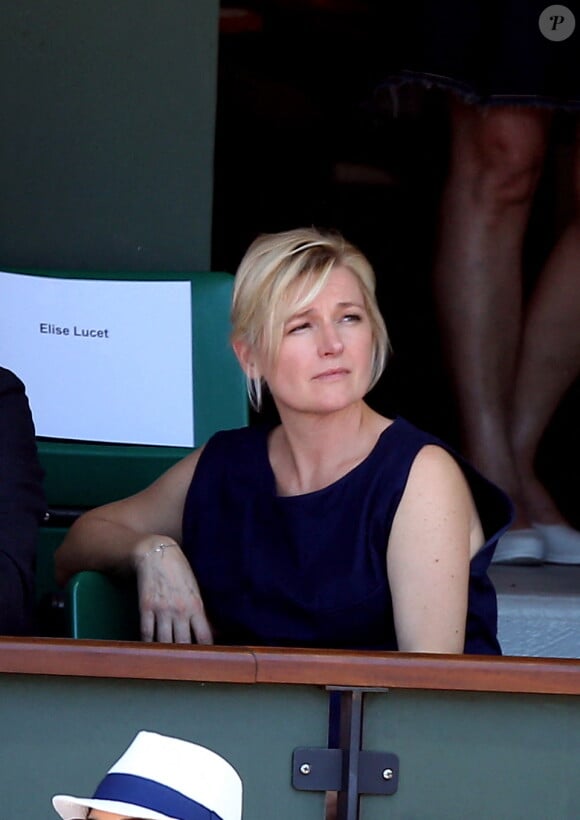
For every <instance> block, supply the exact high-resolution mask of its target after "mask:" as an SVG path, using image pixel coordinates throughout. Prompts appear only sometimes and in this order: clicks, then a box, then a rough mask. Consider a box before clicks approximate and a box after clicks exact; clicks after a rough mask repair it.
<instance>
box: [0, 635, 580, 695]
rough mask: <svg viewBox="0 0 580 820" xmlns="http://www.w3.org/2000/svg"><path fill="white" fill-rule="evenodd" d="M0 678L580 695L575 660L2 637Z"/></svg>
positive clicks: (579, 667)
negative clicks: (56, 677)
mask: <svg viewBox="0 0 580 820" xmlns="http://www.w3.org/2000/svg"><path fill="white" fill-rule="evenodd" d="M0 673H23V674H43V675H67V676H72V677H79V676H80V677H111V678H132V679H142V680H180V681H207V682H214V683H216V682H221V683H249V684H252V683H266V684H308V685H319V686H350V687H379V688H383V687H384V688H389V689H390V688H393V689H428V690H437V691H441V690H445V691H456V692H498V693H500V692H503V693H508V692H509V693H522V694H551V695H580V660H566V659H562V660H554V659H547V658H510V657H504V658H488V657H483V656H470V655H431V654H429V655H427V654H425V655H423V654H405V653H389V652H385V653H378V652H355V651H334V650H316V649H286V648H284V649H276V648H263V647H218V646H211V647H206V646H190V645H178V644H143V643H133V642H125V641H122V642H121V641H120V642H111V641H82V640H72V639H67V638H63V639H39V638H25V639H22V638H1V639H0Z"/></svg>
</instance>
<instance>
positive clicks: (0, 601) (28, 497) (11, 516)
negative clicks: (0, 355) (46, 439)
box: [0, 367, 45, 635]
mask: <svg viewBox="0 0 580 820" xmlns="http://www.w3.org/2000/svg"><path fill="white" fill-rule="evenodd" d="M44 513H45V500H44V491H43V487H42V469H41V467H40V464H39V461H38V455H37V452H36V441H35V433H34V423H33V421H32V414H31V412H30V407H29V406H28V400H27V398H26V393H25V390H24V385H23V384H22V382H21V381H20V379H19V378H17V376H15V375H14V373H12V372H11V371H10V370H6V369H5V368H3V367H0V634H2V635H25V634H29V633H30V632H31V631H32V628H33V614H34V564H35V555H36V539H37V533H38V527H39V525H40V523H41V521H42V518H43V516H44Z"/></svg>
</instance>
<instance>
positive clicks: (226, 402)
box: [37, 271, 248, 637]
mask: <svg viewBox="0 0 580 820" xmlns="http://www.w3.org/2000/svg"><path fill="white" fill-rule="evenodd" d="M45 273H46V275H49V276H53V277H54V276H59V277H63V278H98V279H107V278H109V279H128V280H160V279H167V280H173V281H175V280H180V281H183V280H187V281H190V282H191V286H192V306H193V310H192V314H193V331H192V343H193V368H194V384H195V389H194V426H195V430H194V433H195V442H196V446H199V445H201V444H204V443H205V442H206V441H207V440H208V438H210V436H212V435H213V434H214V433H215V432H217V431H218V430H223V429H231V428H235V427H244V426H245V425H246V424H247V423H248V402H247V396H246V390H245V380H244V377H243V374H242V371H241V369H240V367H239V365H238V362H237V360H236V358H235V356H234V354H233V352H232V349H231V346H230V341H229V336H230V302H231V294H232V288H233V277H232V276H231V275H230V274H227V273H216V272H199V273H197V272H196V273H193V274H186V273H184V274H178V273H168V274H166V275H162V274H147V273H145V274H106V273H104V274H103V273H98V274H96V273H95V274H93V273H88V272H82V273H74V272H63V273H58V272H55V271H46V272H45ZM39 275H43V274H42V273H40V274H39ZM55 389H58V386H57V385H55ZM38 450H39V456H40V461H41V464H42V466H43V468H44V471H45V489H46V495H47V500H48V505H49V508H52V509H55V508H57V509H64V510H79V509H80V510H83V509H88V508H91V507H96V506H99V505H101V504H106V503H108V502H110V501H114V500H116V499H119V498H123V497H125V496H128V495H131V494H133V493H136V492H138V491H139V490H141V489H143V488H144V487H146V486H147V485H148V484H150V483H151V482H152V481H154V480H155V479H156V478H157V477H158V476H159V475H161V473H163V472H164V471H165V470H167V469H169V467H171V466H172V465H173V464H175V463H176V462H177V461H178V460H179V459H181V458H183V457H184V456H185V455H187V454H188V453H189V452H191V450H190V449H189V448H183V447H161V446H159V447H156V446H141V445H117V444H94V443H85V442H76V441H58V440H47V439H39V440H38ZM70 520H72V518H71V519H70ZM62 523H63V522H62V521H60V520H58V519H57V526H50V523H49V526H47V527H44V528H43V529H42V530H41V533H40V537H39V547H38V554H37V601H38V602H41V604H40V612H39V631H40V633H41V634H46V632H48V633H50V634H60V633H59V630H58V627H57V628H56V630H55V628H54V627H53V626H51V625H45V626H46V628H43V623H42V621H47V620H50V618H51V615H50V611H49V610H50V606H51V601H52V603H53V604H54V602H55V601H56V605H57V606H59V605H60V600H59V599H58V596H59V590H58V588H57V586H56V583H55V580H54V552H55V550H56V549H57V547H58V545H59V544H60V543H61V541H62V539H63V538H64V535H65V533H66V526H62ZM92 583H93V586H91V582H90V581H88V582H87V586H86V587H85V585H84V584H83V583H82V582H81V583H80V584H79V585H78V589H76V591H73V592H71V593H70V594H67V603H68V604H72V602H74V607H75V613H77V614H75V615H73V614H72V613H69V615H68V620H69V622H72V621H74V622H77V621H78V623H79V624H80V623H82V624H83V627H82V629H83V630H85V629H88V627H87V626H86V624H87V623H88V622H87V618H88V611H87V609H86V608H84V607H83V596H84V595H85V594H87V595H90V598H91V601H94V602H95V604H96V610H95V615H94V618H95V631H96V632H98V634H99V636H100V637H109V636H111V637H116V635H113V634H112V633H113V632H114V631H115V629H114V626H113V621H114V619H115V618H116V617H118V616H119V617H120V616H121V614H122V613H123V612H124V611H125V610H123V608H122V607H120V608H119V607H117V608H113V609H111V613H110V614H106V613H105V614H103V617H105V618H106V619H107V623H108V626H107V627H106V629H105V632H103V629H104V626H103V623H102V622H101V620H100V618H101V614H102V613H101V612H100V611H97V610H101V609H102V607H101V606H100V603H99V601H100V599H101V597H102V598H103V600H104V599H105V596H106V592H105V590H107V589H108V587H107V585H106V581H105V580H103V579H99V580H94V579H93V582H92ZM99 584H100V586H99ZM94 585H96V587H95V586H94ZM95 589H96V591H95ZM85 590H86V593H85ZM97 592H98V594H97ZM111 594H113V593H111ZM109 603H110V602H109ZM47 607H48V609H47ZM80 613H84V614H82V615H81V614H80ZM97 624H98V626H97ZM75 628H76V627H75ZM80 628H81V627H80V626H79V629H80ZM121 631H122V630H121ZM83 634H84V633H83ZM136 634H137V635H138V634H139V632H138V626H137V632H136ZM87 636H88V635H87ZM122 637H124V635H123V636H122Z"/></svg>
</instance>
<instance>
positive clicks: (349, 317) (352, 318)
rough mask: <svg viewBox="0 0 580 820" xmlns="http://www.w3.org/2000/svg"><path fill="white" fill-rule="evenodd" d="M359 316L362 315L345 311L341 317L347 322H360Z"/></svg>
mask: <svg viewBox="0 0 580 820" xmlns="http://www.w3.org/2000/svg"><path fill="white" fill-rule="evenodd" d="M361 318H362V317H361V316H360V314H359V313H346V314H345V315H344V316H343V317H342V321H343V322H347V323H349V322H360V320H361Z"/></svg>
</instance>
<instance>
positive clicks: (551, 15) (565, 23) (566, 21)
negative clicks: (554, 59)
mask: <svg viewBox="0 0 580 820" xmlns="http://www.w3.org/2000/svg"><path fill="white" fill-rule="evenodd" d="M538 26H539V27H540V31H541V32H542V34H543V35H544V37H546V39H548V40H553V41H554V42H557V43H559V42H561V41H562V40H567V39H568V37H569V36H570V35H571V34H572V32H573V31H574V29H575V28H576V18H575V17H574V15H573V14H572V12H571V11H570V9H569V8H568V7H567V6H548V7H547V8H545V9H544V11H543V12H542V13H541V14H540V19H539V20H538Z"/></svg>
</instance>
